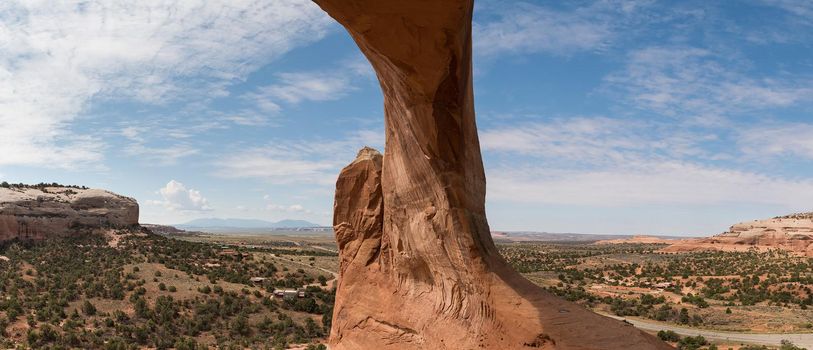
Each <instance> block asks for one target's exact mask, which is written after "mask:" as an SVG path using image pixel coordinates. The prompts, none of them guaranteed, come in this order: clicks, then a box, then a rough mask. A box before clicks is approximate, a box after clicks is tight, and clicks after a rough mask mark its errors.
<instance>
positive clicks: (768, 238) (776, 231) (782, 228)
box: [663, 213, 813, 257]
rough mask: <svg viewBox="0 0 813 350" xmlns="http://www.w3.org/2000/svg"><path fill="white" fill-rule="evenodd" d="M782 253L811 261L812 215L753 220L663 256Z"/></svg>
mask: <svg viewBox="0 0 813 350" xmlns="http://www.w3.org/2000/svg"><path fill="white" fill-rule="evenodd" d="M749 249H757V250H763V251H764V250H769V249H782V250H787V251H790V252H792V253H794V254H797V255H802V256H809V257H813V213H801V214H793V215H788V216H782V217H776V218H773V219H767V220H755V221H748V222H742V223H739V224H736V225H734V226H731V228H729V230H728V231H727V232H723V233H721V234H719V235H716V236H713V237H709V238H698V239H686V240H682V241H680V242H678V243H675V244H673V245H671V246H669V247H666V248H664V249H663V251H664V252H671V253H677V252H691V251H704V250H718V251H747V250H749Z"/></svg>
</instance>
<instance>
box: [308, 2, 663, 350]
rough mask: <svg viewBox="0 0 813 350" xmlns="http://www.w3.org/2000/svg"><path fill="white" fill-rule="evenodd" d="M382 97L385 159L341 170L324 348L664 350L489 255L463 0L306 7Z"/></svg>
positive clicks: (467, 10)
mask: <svg viewBox="0 0 813 350" xmlns="http://www.w3.org/2000/svg"><path fill="white" fill-rule="evenodd" d="M316 2H317V3H318V4H319V5H320V6H321V7H322V8H323V9H324V10H326V11H327V12H328V14H330V15H331V16H333V17H334V18H335V19H336V20H338V21H339V22H340V23H341V24H342V25H344V26H345V28H347V30H348V32H349V33H350V34H351V36H352V37H353V39H354V40H355V41H356V43H357V44H358V46H359V47H360V48H361V50H362V52H363V53H364V54H365V56H366V57H367V58H368V60H369V61H370V62H371V63H372V65H373V68H374V69H375V71H376V73H377V75H378V79H379V82H380V84H381V89H382V91H383V93H384V107H385V115H386V120H385V124H386V154H385V155H384V156H383V157H382V156H381V155H380V154H378V153H377V152H375V151H373V150H371V149H364V150H362V151H361V152H360V153H359V157H358V158H357V159H356V160H355V161H354V162H353V163H352V164H350V165H349V166H348V167H346V168H345V169H344V170H342V173H341V175H340V176H339V180H338V183H337V188H336V206H335V216H334V226H335V230H336V236H337V240H338V243H339V247H340V258H341V279H340V282H339V286H338V290H337V296H336V305H335V310H334V317H333V327H332V330H331V338H330V343H331V349H399V350H400V349H525V348H528V349H668V348H670V347H669V346H667V345H666V344H664V343H662V342H660V341H659V340H657V339H656V338H654V337H652V336H649V335H646V334H644V333H643V332H640V331H638V330H636V329H634V328H632V327H631V326H628V325H625V324H623V323H621V322H618V321H614V320H611V319H608V318H605V317H601V316H599V315H596V314H594V313H592V312H589V311H588V310H586V309H584V308H582V307H580V306H577V305H575V304H572V303H568V302H565V301H563V300H560V299H558V298H556V297H555V296H552V295H550V294H548V293H546V292H544V291H543V290H542V289H540V288H539V287H537V286H535V285H534V284H532V283H530V282H529V281H527V280H526V279H524V278H523V277H521V276H520V275H519V274H517V273H516V272H515V271H514V270H513V269H511V268H510V267H509V266H507V264H506V263H505V261H504V260H503V259H502V258H501V257H500V255H499V253H498V252H497V249H496V247H495V246H494V242H493V241H492V239H491V236H490V234H489V227H488V223H487V221H486V217H485V207H484V206H485V175H484V172H483V164H482V157H481V155H480V147H479V141H478V138H477V128H476V125H475V118H474V107H473V106H474V105H473V93H472V76H471V15H472V7H473V3H472V1H471V0H444V1H430V0H412V1H401V0H316Z"/></svg>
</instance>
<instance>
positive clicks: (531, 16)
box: [472, 3, 637, 56]
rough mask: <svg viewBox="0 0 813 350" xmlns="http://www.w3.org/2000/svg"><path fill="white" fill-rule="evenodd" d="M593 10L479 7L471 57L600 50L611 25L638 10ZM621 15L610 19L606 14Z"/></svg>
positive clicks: (611, 32) (525, 5) (607, 39)
mask: <svg viewBox="0 0 813 350" xmlns="http://www.w3.org/2000/svg"><path fill="white" fill-rule="evenodd" d="M603 5H604V4H602V3H596V4H594V5H592V6H585V7H578V8H574V9H562V10H559V9H557V10H554V9H550V8H546V7H541V6H537V5H532V4H529V3H513V4H511V6H507V7H506V6H500V7H496V6H488V5H486V6H481V7H480V8H479V9H478V11H477V13H478V15H482V16H476V17H481V18H482V19H479V20H477V21H475V23H474V24H473V35H472V36H473V40H474V53H475V54H478V55H486V56H488V55H494V54H498V53H504V52H512V53H538V52H546V53H553V54H569V53H573V52H578V51H593V50H600V49H603V48H604V47H606V46H607V45H608V44H609V42H610V41H611V40H612V39H613V36H614V35H615V33H614V28H613V23H614V22H619V21H621V20H622V18H623V15H624V14H628V13H631V12H633V11H634V10H635V9H636V7H637V6H632V4H631V3H627V4H625V5H626V6H621V7H616V6H614V5H611V6H603ZM619 10H620V11H621V12H620V13H617V16H615V17H613V18H612V19H610V18H609V17H607V16H606V15H607V14H610V13H612V12H616V11H619Z"/></svg>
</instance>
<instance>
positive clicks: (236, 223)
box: [175, 218, 321, 229]
mask: <svg viewBox="0 0 813 350" xmlns="http://www.w3.org/2000/svg"><path fill="white" fill-rule="evenodd" d="M319 226H321V225H318V224H314V223H312V222H308V221H305V220H282V221H278V222H271V221H265V220H256V219H219V218H207V219H195V220H192V221H189V222H187V223H185V224H180V225H175V227H178V228H184V229H186V228H239V229H272V228H300V227H319Z"/></svg>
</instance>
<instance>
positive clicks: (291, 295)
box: [274, 289, 306, 300]
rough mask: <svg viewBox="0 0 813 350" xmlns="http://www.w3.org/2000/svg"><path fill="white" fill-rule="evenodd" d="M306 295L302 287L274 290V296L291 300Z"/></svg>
mask: <svg viewBox="0 0 813 350" xmlns="http://www.w3.org/2000/svg"><path fill="white" fill-rule="evenodd" d="M305 296H306V293H305V290H303V289H276V290H274V297H276V298H277V299H285V300H291V299H296V298H304V297H305Z"/></svg>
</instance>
